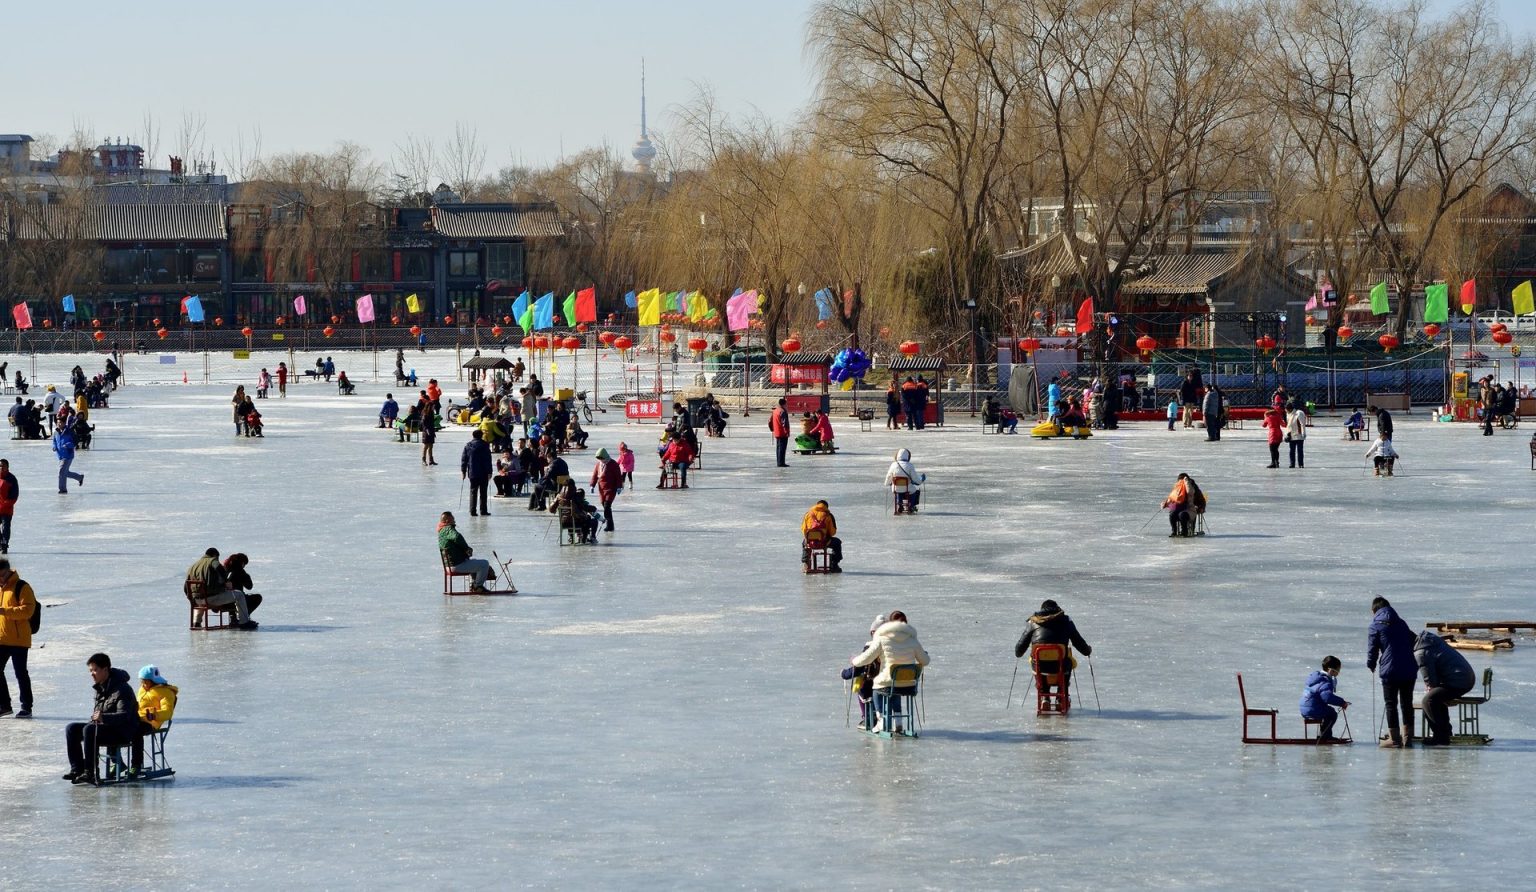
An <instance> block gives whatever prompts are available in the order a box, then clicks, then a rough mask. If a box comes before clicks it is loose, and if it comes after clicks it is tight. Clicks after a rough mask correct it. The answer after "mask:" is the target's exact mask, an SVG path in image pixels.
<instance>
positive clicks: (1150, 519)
mask: <svg viewBox="0 0 1536 892" xmlns="http://www.w3.org/2000/svg"><path fill="white" fill-rule="evenodd" d="M1162 513H1163V509H1162V508H1158V509H1157V510H1156V511H1153V512H1152V516H1151V517H1149V518H1147V522H1146V523H1144V524H1142V525H1141V530H1145V529H1146V528H1147V526H1148V524H1151V523H1152V521H1154V520H1156V519H1157V516H1158V515H1159V514H1162ZM1141 530H1137V531H1136V532H1138V533H1139V532H1141Z"/></svg>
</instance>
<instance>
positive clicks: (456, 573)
mask: <svg viewBox="0 0 1536 892" xmlns="http://www.w3.org/2000/svg"><path fill="white" fill-rule="evenodd" d="M438 556H439V557H441V558H442V559H443V594H445V595H461V594H468V593H469V586H468V583H466V584H465V589H464V591H462V592H461V591H459V590H458V589H456V588H454V580H455V579H458V578H460V577H463V578H465V579H474V578H475V574H473V573H469V572H467V571H464V570H455V569H453V565H451V564H449V563H448V555H447V554H445V553H443V552H438Z"/></svg>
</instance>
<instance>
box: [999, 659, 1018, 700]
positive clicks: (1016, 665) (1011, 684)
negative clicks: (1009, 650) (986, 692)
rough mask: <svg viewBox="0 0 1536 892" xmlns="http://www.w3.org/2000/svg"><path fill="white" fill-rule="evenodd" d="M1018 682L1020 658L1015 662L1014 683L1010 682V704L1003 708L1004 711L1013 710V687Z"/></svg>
mask: <svg viewBox="0 0 1536 892" xmlns="http://www.w3.org/2000/svg"><path fill="white" fill-rule="evenodd" d="M1018 680H1019V658H1018V657H1015V658H1014V660H1013V681H1010V682H1008V704H1007V705H1006V706H1004V707H1003V708H1004V709H1009V708H1011V707H1012V706H1013V685H1014V682H1017V681H1018Z"/></svg>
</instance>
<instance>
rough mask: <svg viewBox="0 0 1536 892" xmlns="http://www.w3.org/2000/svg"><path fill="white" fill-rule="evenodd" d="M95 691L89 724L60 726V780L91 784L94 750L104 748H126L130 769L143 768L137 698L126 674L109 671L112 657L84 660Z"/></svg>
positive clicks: (99, 656) (93, 774) (94, 759)
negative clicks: (65, 769)
mask: <svg viewBox="0 0 1536 892" xmlns="http://www.w3.org/2000/svg"><path fill="white" fill-rule="evenodd" d="M86 666H87V667H88V668H89V669H90V671H91V682H92V687H93V688H94V689H95V691H96V708H95V711H94V712H92V713H91V720H90V721H89V722H71V723H70V724H68V725H65V726H64V742H65V745H66V746H67V748H68V751H69V773H68V774H66V775H64V779H65V780H67V781H69V782H71V783H76V784H94V783H96V782H97V780H98V779H97V777H96V750H97V749H98V748H99V747H104V746H127V747H130V748H132V751H133V769H134V770H135V771H138V770H140V769H141V768H142V767H143V765H144V743H143V738H142V737H140V736H139V698H138V696H137V695H135V694H134V692H133V686H132V685H131V684H129V682H128V673H126V672H124V671H123V670H121V669H114V668H112V658H111V657H109V656H107V655H106V654H100V653H99V654H92V655H91V658H90V659H89V660H86Z"/></svg>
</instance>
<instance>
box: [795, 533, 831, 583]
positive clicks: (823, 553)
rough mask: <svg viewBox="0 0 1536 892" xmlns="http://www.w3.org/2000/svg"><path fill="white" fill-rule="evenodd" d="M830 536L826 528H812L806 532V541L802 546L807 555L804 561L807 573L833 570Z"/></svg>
mask: <svg viewBox="0 0 1536 892" xmlns="http://www.w3.org/2000/svg"><path fill="white" fill-rule="evenodd" d="M828 538H829V537H828V536H827V534H826V532H825V531H824V530H811V531H809V532H807V533H806V534H805V541H804V543H802V544H801V546H800V547H801V549H802V550H804V552H805V556H806V559H805V561H804V562H803V564H804V568H805V572H806V573H830V572H832V552H831V549H830V548H828V547H827V539H828Z"/></svg>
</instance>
